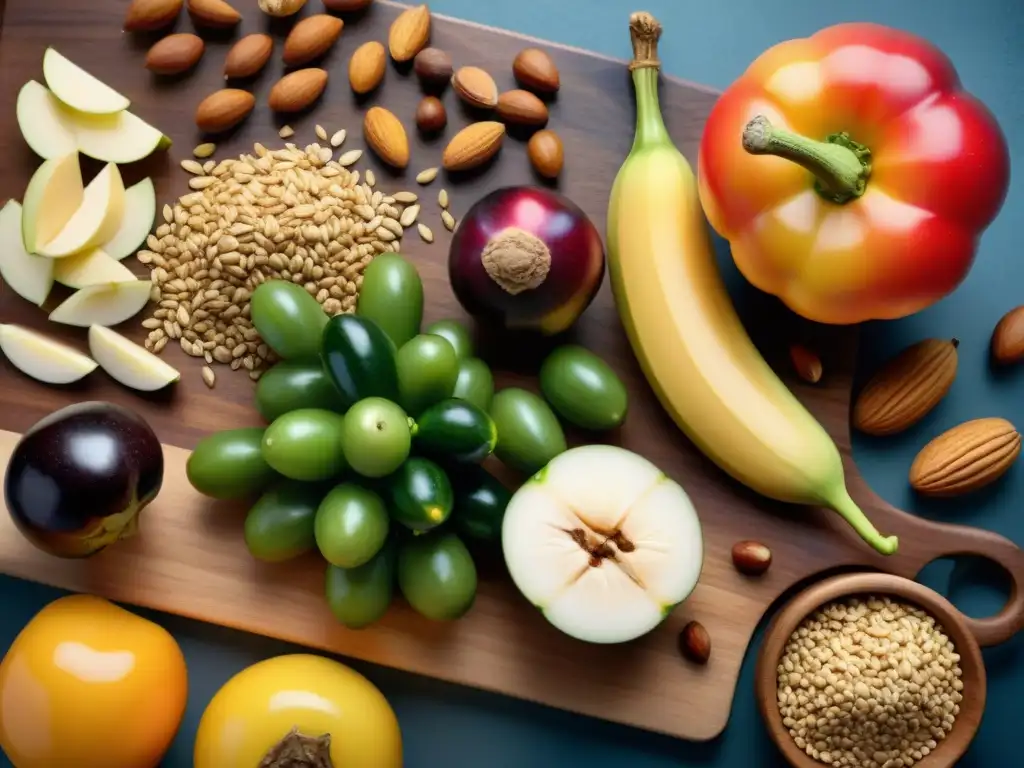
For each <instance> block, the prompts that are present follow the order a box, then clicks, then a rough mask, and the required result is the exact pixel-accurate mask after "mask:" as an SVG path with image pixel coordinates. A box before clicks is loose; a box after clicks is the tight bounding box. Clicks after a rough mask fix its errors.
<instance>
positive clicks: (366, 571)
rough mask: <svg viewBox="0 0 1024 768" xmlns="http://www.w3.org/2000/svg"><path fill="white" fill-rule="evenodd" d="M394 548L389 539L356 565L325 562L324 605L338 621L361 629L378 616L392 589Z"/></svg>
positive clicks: (395, 554) (383, 610) (385, 608)
mask: <svg viewBox="0 0 1024 768" xmlns="http://www.w3.org/2000/svg"><path fill="white" fill-rule="evenodd" d="M396 556H397V552H396V550H395V545H394V543H392V542H390V541H389V542H387V543H385V544H384V547H383V548H382V549H381V550H380V552H378V553H377V554H376V555H374V556H373V557H372V558H371V559H370V560H369V562H366V563H363V564H362V565H360V566H359V567H358V568H339V567H337V566H336V565H328V566H327V578H326V580H325V581H326V584H325V592H326V594H327V606H328V607H329V608H330V609H331V613H332V614H334V618H336V619H337V620H338V621H339V622H340V623H341V624H343V625H344V626H346V627H348V628H349V629H362V628H363V627H368V626H370V625H371V624H373V623H374V622H376V621H378V620H379V619H381V618H382V617H383V616H384V614H385V613H387V611H388V608H389V607H390V605H391V600H392V597H393V596H394V593H395V568H396V566H397V564H396Z"/></svg>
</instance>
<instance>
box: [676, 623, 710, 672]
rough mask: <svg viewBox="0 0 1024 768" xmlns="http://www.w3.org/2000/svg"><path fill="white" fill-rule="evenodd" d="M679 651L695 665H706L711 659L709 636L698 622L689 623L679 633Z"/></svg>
mask: <svg viewBox="0 0 1024 768" xmlns="http://www.w3.org/2000/svg"><path fill="white" fill-rule="evenodd" d="M679 650H680V651H681V652H682V654H683V655H684V656H685V657H686V658H688V659H689V660H690V661H692V662H694V663H695V664H707V663H708V659H710V658H711V635H709V634H708V631H707V630H706V629H705V628H704V625H703V624H701V623H700V622H699V621H691V622H690V623H689V624H687V625H686V626H685V627H683V631H682V632H680V633H679Z"/></svg>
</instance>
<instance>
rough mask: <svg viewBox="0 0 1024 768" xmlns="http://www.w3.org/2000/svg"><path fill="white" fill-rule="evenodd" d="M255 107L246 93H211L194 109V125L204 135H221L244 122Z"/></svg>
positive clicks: (227, 91) (254, 103)
mask: <svg viewBox="0 0 1024 768" xmlns="http://www.w3.org/2000/svg"><path fill="white" fill-rule="evenodd" d="M254 106H256V99H255V98H254V97H253V95H252V94H251V93H249V92H248V91H242V90H239V89H237V88H225V89H223V90H221V91H217V92H216V93H211V94H210V95H209V96H207V97H206V98H205V99H203V100H202V101H201V102H200V104H199V106H198V107H197V108H196V125H197V126H199V130H201V131H204V132H206V133H221V132H223V131H227V130H229V129H231V128H234V127H235V126H236V125H238V124H239V123H240V122H242V121H243V120H245V118H247V117H248V116H249V113H250V112H252V109H253V107H254Z"/></svg>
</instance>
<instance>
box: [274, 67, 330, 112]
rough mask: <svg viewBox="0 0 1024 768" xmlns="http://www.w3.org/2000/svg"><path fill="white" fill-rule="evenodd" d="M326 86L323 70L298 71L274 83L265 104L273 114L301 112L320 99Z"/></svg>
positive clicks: (325, 74)
mask: <svg viewBox="0 0 1024 768" xmlns="http://www.w3.org/2000/svg"><path fill="white" fill-rule="evenodd" d="M326 86H327V72H326V71H325V70H323V69H316V68H315V67H313V68H310V69H299V70H296V71H295V72H292V73H290V74H287V75H285V76H284V77H282V78H281V79H280V80H278V81H277V82H276V83H274V87H273V88H271V89H270V97H269V98H268V99H267V103H268V104H269V105H270V108H271V109H272V110H274V111H275V112H301V111H302V110H304V109H305V108H306V107H308V106H309V105H310V104H312V103H313V102H314V101H316V100H317V99H318V98H320V94H322V93H323V92H324V88H325V87H326Z"/></svg>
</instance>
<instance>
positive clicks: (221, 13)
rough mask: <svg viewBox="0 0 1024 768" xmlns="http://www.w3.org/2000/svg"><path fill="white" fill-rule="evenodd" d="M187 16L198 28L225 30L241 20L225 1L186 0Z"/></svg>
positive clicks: (239, 15)
mask: <svg viewBox="0 0 1024 768" xmlns="http://www.w3.org/2000/svg"><path fill="white" fill-rule="evenodd" d="M188 14H189V16H191V17H192V21H193V22H194V23H196V24H197V25H199V26H203V27H213V28H215V29H226V28H227V27H233V26H235V24H237V23H238V22H239V21H241V20H242V16H241V14H239V13H238V11H236V10H235V9H234V8H233V7H232V6H231V5H229V4H228V3H227V2H226V0H188Z"/></svg>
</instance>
